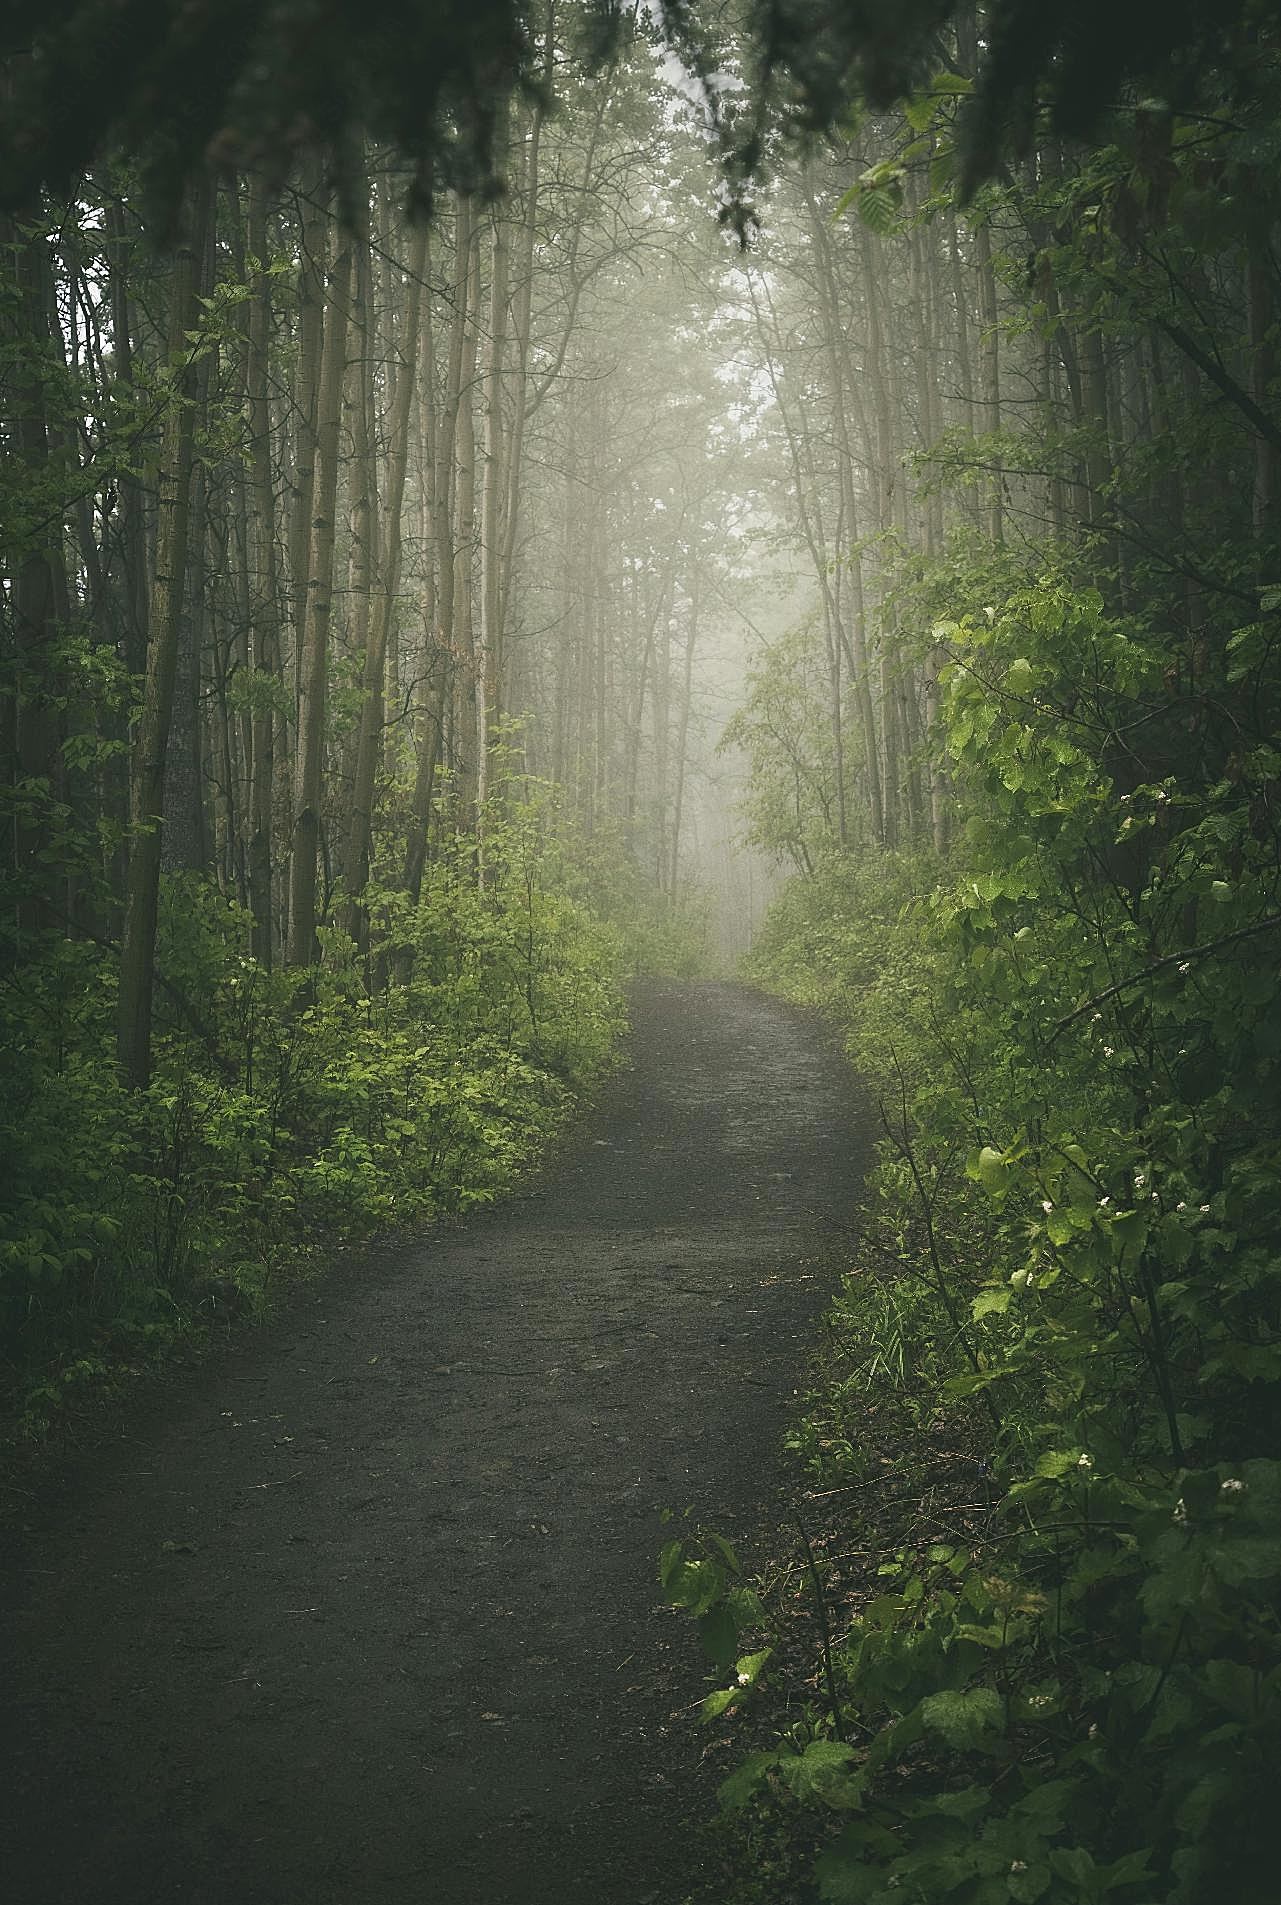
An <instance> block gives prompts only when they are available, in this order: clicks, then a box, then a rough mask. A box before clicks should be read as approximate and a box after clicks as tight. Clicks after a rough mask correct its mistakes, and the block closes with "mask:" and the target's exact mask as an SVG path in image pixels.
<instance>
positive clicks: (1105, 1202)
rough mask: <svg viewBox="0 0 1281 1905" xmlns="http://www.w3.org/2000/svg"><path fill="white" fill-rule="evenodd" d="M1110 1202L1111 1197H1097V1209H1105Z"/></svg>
mask: <svg viewBox="0 0 1281 1905" xmlns="http://www.w3.org/2000/svg"><path fill="white" fill-rule="evenodd" d="M1111 1202H1112V1199H1111V1198H1110V1197H1101V1198H1100V1199H1099V1209H1100V1210H1106V1209H1107V1207H1108V1205H1109V1204H1110V1203H1111Z"/></svg>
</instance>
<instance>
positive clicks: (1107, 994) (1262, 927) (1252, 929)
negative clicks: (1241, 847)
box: [1047, 913, 1281, 1045]
mask: <svg viewBox="0 0 1281 1905" xmlns="http://www.w3.org/2000/svg"><path fill="white" fill-rule="evenodd" d="M1278 926H1281V913H1269V914H1268V915H1267V917H1266V919H1260V920H1256V921H1255V923H1254V925H1253V926H1238V927H1237V929H1236V931H1235V932H1233V933H1221V934H1220V935H1219V937H1218V938H1217V939H1207V940H1206V941H1205V943H1204V945H1201V946H1189V947H1188V948H1187V950H1186V951H1184V952H1172V953H1166V954H1165V956H1164V957H1163V958H1161V959H1154V960H1153V961H1152V963H1151V965H1150V966H1144V967H1143V968H1142V969H1141V970H1140V971H1139V972H1132V973H1131V974H1130V976H1129V978H1128V979H1118V980H1117V981H1116V983H1115V985H1110V986H1105V987H1104V988H1103V990H1102V992H1096V993H1095V995H1094V997H1093V998H1092V999H1087V1000H1086V1001H1085V1004H1084V1005H1079V1006H1077V1008H1076V1010H1075V1012H1069V1013H1068V1015H1067V1017H1066V1018H1065V1019H1060V1020H1059V1022H1058V1024H1057V1025H1056V1026H1055V1027H1054V1030H1053V1031H1052V1032H1051V1033H1050V1036H1049V1039H1048V1040H1047V1043H1048V1044H1050V1045H1053V1043H1054V1041H1055V1039H1056V1038H1057V1037H1058V1036H1059V1033H1060V1032H1066V1030H1067V1028H1068V1026H1069V1025H1075V1024H1076V1021H1077V1020H1078V1019H1083V1018H1084V1017H1085V1015H1086V1013H1087V1012H1092V1011H1093V1010H1094V1008H1095V1007H1096V1006H1099V1005H1103V1004H1104V1003H1105V1002H1106V1001H1107V1000H1108V999H1115V998H1116V996H1117V994H1118V993H1121V992H1128V991H1129V989H1130V987H1131V986H1140V985H1142V984H1143V981H1144V980H1145V979H1150V978H1151V977H1152V975H1153V973H1156V972H1161V971H1163V970H1164V968H1165V967H1166V966H1176V965H1183V964H1186V963H1188V962H1190V961H1191V960H1193V959H1205V958H1207V957H1208V955H1209V954H1210V953H1212V952H1218V951H1219V949H1220V948H1221V947H1223V946H1232V945H1235V943H1236V942H1237V941H1238V940H1240V939H1253V938H1255V937H1256V936H1257V935H1258V934H1259V933H1270V932H1274V931H1275V930H1276V928H1277V927H1278Z"/></svg>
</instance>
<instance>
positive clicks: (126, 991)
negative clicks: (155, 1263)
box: [116, 179, 210, 1091]
mask: <svg viewBox="0 0 1281 1905" xmlns="http://www.w3.org/2000/svg"><path fill="white" fill-rule="evenodd" d="M209 207H210V190H209V184H208V180H207V179H206V180H204V181H202V183H201V184H200V185H199V186H198V187H197V188H196V191H195V195H194V204H193V205H191V206H190V207H189V208H188V210H187V212H186V214H185V217H186V231H185V232H184V234H183V236H182V238H181V240H180V242H179V244H178V247H177V250H176V252H175V255H174V264H173V277H172V281H171V286H170V302H169V362H170V374H171V376H172V379H173V394H172V397H171V400H170V403H169V406H168V409H167V411H166V413H165V423H164V438H163V442H162V444H161V451H160V470H159V475H158V479H157V488H158V496H159V502H158V508H157V517H156V559H155V571H154V576H153V580H152V588H151V606H150V614H149V618H148V619H149V624H150V634H149V640H148V643H147V674H146V682H145V686H144V689H143V700H142V712H141V716H140V718H139V722H138V734H137V741H136V743H135V748H134V770H133V821H134V826H135V829H136V832H135V837H134V841H133V847H132V851H131V853H130V855H129V873H128V880H127V884H126V887H125V911H124V927H123V932H122V935H121V949H120V993H119V1000H118V1005H117V1018H116V1055H117V1060H118V1063H119V1066H120V1073H121V1076H122V1078H123V1079H124V1081H125V1083H126V1084H127V1085H129V1086H130V1087H131V1088H132V1089H133V1090H135V1091H142V1090H145V1088H146V1086H147V1084H148V1082H149V1080H150V1077H151V1008H152V991H153V986H154V978H155V952H156V922H157V914H158V906H159V894H160V854H161V838H160V835H161V829H162V827H163V825H164V816H165V801H164V795H165V755H166V750H167V746H168V740H169V723H170V717H171V714H172V710H173V690H174V675H175V671H176V668H177V660H178V642H179V634H180V629H181V623H182V615H183V607H184V594H185V589H186V579H187V544H188V535H189V528H190V518H191V464H192V449H193V444H194V439H195V425H196V414H195V402H194V398H195V389H196V383H197V366H196V364H195V362H194V361H193V353H192V351H191V347H190V345H189V343H188V341H187V334H188V332H189V331H191V330H193V329H194V327H195V324H196V321H197V316H198V312H199V306H198V303H197V287H198V284H199V273H200V261H201V258H202V257H203V254H204V244H205V232H204V223H205V221H206V220H207V218H208V216H209Z"/></svg>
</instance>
